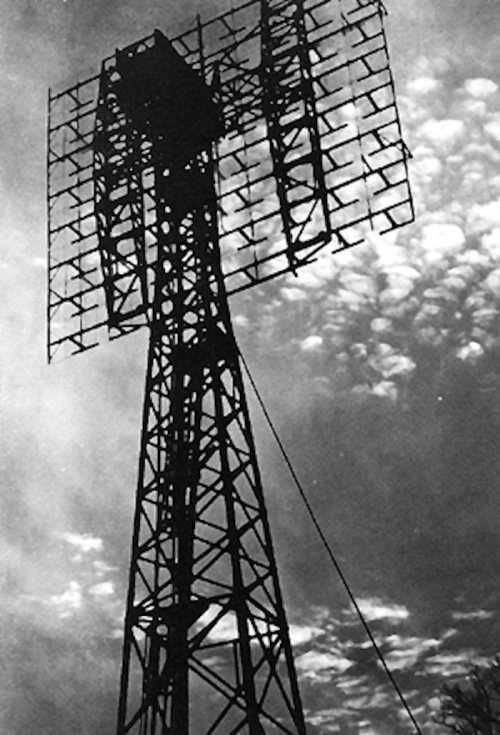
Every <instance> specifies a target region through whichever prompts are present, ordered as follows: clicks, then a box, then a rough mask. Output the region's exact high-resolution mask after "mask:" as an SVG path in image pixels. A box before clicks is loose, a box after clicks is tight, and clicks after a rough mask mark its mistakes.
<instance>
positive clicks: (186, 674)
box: [48, 0, 413, 735]
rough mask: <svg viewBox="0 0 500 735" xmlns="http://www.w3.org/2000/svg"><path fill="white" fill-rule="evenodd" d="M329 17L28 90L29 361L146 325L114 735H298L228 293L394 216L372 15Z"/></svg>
mask: <svg viewBox="0 0 500 735" xmlns="http://www.w3.org/2000/svg"><path fill="white" fill-rule="evenodd" d="M331 5H332V3H331V2H330V0H315V1H312V2H309V3H308V2H305V3H302V2H298V1H296V2H292V1H291V0H276V1H275V0H269V1H268V2H265V1H264V0H262V2H260V1H258V0H252V1H251V2H247V3H244V4H242V5H241V7H239V8H237V9H236V10H232V11H230V12H228V13H226V14H223V15H221V16H218V17H217V18H215V19H213V20H211V21H207V22H206V23H205V24H202V23H201V21H198V23H197V24H196V26H195V29H194V30H193V31H188V32H187V33H186V34H183V35H182V36H179V37H178V38H177V39H174V40H173V41H169V40H167V38H166V37H165V36H164V35H163V34H162V33H160V32H159V31H156V32H155V33H154V34H153V35H152V36H150V37H148V38H146V39H142V40H141V41H139V42H137V43H135V44H132V45H131V46H128V47H126V48H125V49H122V50H121V51H117V52H116V54H115V55H114V56H113V57H111V58H110V59H107V60H106V61H105V62H104V63H103V66H102V69H101V72H100V74H98V75H96V76H95V77H92V78H91V79H89V80H86V81H85V82H79V83H77V84H76V85H74V86H73V87H70V88H69V89H67V90H65V91H63V92H61V93H58V94H56V95H52V94H51V95H50V97H49V143H48V168H49V193H48V204H49V304H48V314H49V338H48V345H49V358H52V357H53V356H54V354H55V352H56V351H57V350H60V349H61V348H66V351H69V352H81V351H83V350H86V349H88V348H89V347H92V346H93V345H94V344H96V335H97V334H98V332H99V331H100V330H101V329H102V328H103V327H105V328H107V329H108V330H109V333H110V336H111V337H119V336H122V335H125V334H128V333H129V332H131V331H133V330H135V329H137V328H139V327H141V326H147V327H148V329H149V332H150V340H149V354H148V362H147V374H146V389H145V399H144V412H143V422H142V435H141V437H142V438H141V450H140V459H139V478H138V486H137V495H136V510H135V520H134V530H133V541H132V556H131V564H130V577H129V591H128V598H127V606H126V616H125V634H124V643H123V658H122V674H121V686H120V698H119V715H118V727H117V735H125V734H126V733H132V734H133V735H169V734H171V735H174V734H175V735H188V734H189V733H194V732H196V733H201V732H205V733H207V735H208V734H209V733H210V734H212V733H214V734H216V733H218V734H222V733H239V732H242V733H247V734H248V735H263V734H264V733H279V732H281V733H289V734H290V735H298V734H301V735H304V733H305V725H304V716H303V712H302V706H301V701H300V696H299V690H298V685H297V676H296V672H295V668H294V662H293V655H292V646H291V642H290V635H289V630H288V626H287V622H286V617H285V611H284V606H283V600H282V596H281V592H280V586H279V581H278V574H277V566H276V560H275V556H274V551H273V546H272V541H271V534H270V530H269V522H268V518H267V513H266V508H265V503H264V496H263V490H262V483H261V479H260V474H259V468H258V464H257V459H256V453H255V446H254V441H253V437H252V430H251V424H250V418H249V412H248V406H247V403H246V398H245V391H244V385H243V379H242V374H241V367H240V361H239V353H238V347H237V344H236V341H235V338H234V334H233V330H232V325H231V318H230V313H229V308H228V302H227V294H228V293H232V292H234V291H237V290H241V289H243V288H248V287H251V286H253V285H256V284H258V283H261V282H263V281H266V280H269V279H271V278H274V277H275V276H277V275H279V274H280V273H283V272H287V271H293V272H295V271H296V269H297V268H298V267H299V266H302V265H305V264H307V263H308V262H311V260H313V259H314V258H315V257H316V254H317V253H318V252H319V250H320V249H322V248H323V247H324V246H325V245H326V244H328V243H329V242H331V241H332V240H334V241H335V243H336V245H335V247H336V248H343V247H349V246H351V245H354V244H357V242H360V241H361V240H362V239H363V236H364V235H363V228H370V227H371V228H373V227H376V228H377V229H379V230H382V231H383V230H388V229H392V228H394V227H397V226H400V225H402V224H404V223H405V222H407V221H409V220H410V219H411V218H412V216H413V210H412V204H411V196H410V193H409V189H408V182H407V175H406V150H405V148H404V145H403V143H402V140H401V137H400V127H399V118H398V116H397V110H396V106H395V101H394V95H393V85H392V76H391V74H390V68H389V65H388V60H387V54H386V45H385V35H384V33H383V24H382V19H383V13H384V9H383V6H382V5H381V3H380V2H367V1H361V0H349V2H348V1H347V0H346V2H345V3H344V4H342V3H340V4H339V3H338V2H337V5H339V7H340V15H339V14H338V13H337V15H335V16H334V18H335V19H336V22H337V26H335V25H334V26H333V27H332V25H331V24H332V23H333V22H334V21H333V20H331V19H330V20H329V16H328V14H327V13H328V11H330V10H331ZM257 10H259V13H258V14H257ZM325 13H326V15H325ZM335 42H337V44H338V49H339V50H337V51H335ZM332 49H333V50H332ZM313 51H314V55H315V57H314V58H315V59H316V61H314V60H313ZM340 51H342V54H343V58H340ZM356 70H357V71H356ZM335 80H337V82H338V81H339V80H342V84H341V85H340V86H339V85H338V84H337V86H336V85H335V83H334V82H335ZM344 89H348V93H347V94H345V93H344ZM339 94H340V96H339ZM353 101H354V102H355V103H356V104H358V106H360V107H361V106H362V101H364V104H365V106H366V108H367V109H366V110H365V115H364V120H365V122H363V119H362V120H361V122H359V123H358V126H357V129H356V130H353V129H352V125H351V127H350V128H348V130H346V129H345V128H346V125H345V124H344V123H342V121H341V119H340V118H341V115H340V118H339V111H340V112H341V111H342V108H343V107H345V106H348V105H352V103H353ZM339 119H340V122H339ZM363 126H364V127H363ZM263 144H265V145H266V146H268V155H267V156H266V157H262V156H260V153H261V149H262V145H263ZM216 184H218V186H217V185H216ZM356 191H357V192H359V191H362V192H363V197H360V196H359V195H358V196H355V195H354V194H355V192H356ZM228 218H229V222H228ZM275 221H278V222H280V223H281V227H280V232H279V234H278V235H277V236H276V237H275V240H274V241H273V239H272V237H271V235H270V233H271V232H272V230H273V222H275ZM228 240H231V242H233V243H236V245H237V247H234V245H233V246H232V249H231V250H230V255H229V257H228V256H226V258H227V263H228V264H226V266H224V262H223V261H224V247H225V243H227V242H228ZM221 254H222V257H221ZM62 316H65V317H66V318H67V319H68V320H69V322H70V323H71V324H72V325H73V326H72V327H70V328H69V329H67V328H66V327H61V326H60V325H61V323H64V322H63V321H62V320H61V317H62ZM61 330H62V331H61ZM197 705H201V709H202V710H203V711H204V712H205V714H204V716H203V719H200V716H199V715H197V714H196V710H197ZM198 709H199V708H198Z"/></svg>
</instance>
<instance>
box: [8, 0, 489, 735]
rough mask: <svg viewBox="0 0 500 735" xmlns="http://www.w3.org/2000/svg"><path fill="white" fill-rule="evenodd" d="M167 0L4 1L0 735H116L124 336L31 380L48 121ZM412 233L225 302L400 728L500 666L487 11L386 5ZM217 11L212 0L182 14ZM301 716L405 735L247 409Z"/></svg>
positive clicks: (133, 375)
mask: <svg viewBox="0 0 500 735" xmlns="http://www.w3.org/2000/svg"><path fill="white" fill-rule="evenodd" d="M200 4H201V3H199V2H197V1H196V0H185V1H184V2H182V3H179V2H178V3H173V2H168V1H166V0H162V1H161V2H160V1H159V0H145V1H144V2H142V3H140V2H139V0H114V1H113V2H106V3H104V2H98V1H97V0H66V1H64V0H0V29H1V30H0V41H1V43H0V54H1V67H0V68H1V74H2V83H1V84H0V124H1V136H0V141H1V145H2V156H1V159H0V191H1V198H2V209H1V215H0V231H1V242H2V250H1V253H0V301H1V306H2V310H1V312H0V313H1V317H0V329H1V340H0V391H1V393H0V395H1V408H2V410H1V412H0V422H1V428H2V431H1V434H0V436H1V439H0V457H1V462H2V493H1V496H0V503H1V505H0V508H1V510H0V526H1V533H0V581H1V582H0V583H1V585H2V592H1V599H2V605H1V607H0V621H1V625H0V730H5V731H8V732H9V733H10V735H21V733H23V735H24V734H25V733H29V732H34V731H36V732H37V733H39V734H40V735H49V734H50V735H59V733H67V732H72V733H74V735H84V734H85V735H87V734H89V735H90V734H92V735H93V733H96V732H99V733H103V735H107V734H108V733H112V732H113V726H114V720H115V702H116V695H117V682H118V669H119V651H120V630H121V618H122V610H123V603H124V595H125V571H126V566H127V561H128V553H129V543H130V542H129V537H130V527H131V514H132V501H133V487H134V484H135V475H136V463H137V449H138V439H139V436H138V433H139V416H140V407H141V401H142V395H141V392H142V385H143V372H144V354H145V344H146V342H145V335H141V334H138V335H134V336H133V337H131V338H129V339H128V340H126V341H125V340H120V341H118V342H116V343H114V344H112V345H103V346H102V347H100V348H99V350H93V351H91V352H89V353H86V354H84V355H81V356H79V357H76V358H74V359H72V360H71V361H65V362H63V363H60V364H58V365H55V366H53V367H50V368H49V367H47V366H46V364H45V346H44V339H45V326H44V314H45V301H44V300H45V277H46V276H45V270H44V258H45V190H44V187H45V170H44V169H45V108H46V95H47V87H48V86H49V84H53V83H60V82H63V81H64V80H65V79H67V78H71V76H72V75H74V74H75V73H76V72H77V71H78V70H80V69H89V70H91V71H92V65H93V63H94V62H97V61H98V60H99V59H100V58H101V57H102V56H106V55H108V54H109V53H110V52H112V51H113V50H114V48H115V47H117V46H122V45H125V44H127V43H129V42H131V41H133V40H134V38H136V37H138V36H141V35H145V34H146V33H148V32H149V31H150V30H151V28H154V27H160V28H163V29H165V30H167V31H168V30H169V28H171V27H173V28H174V29H175V31H178V30H180V29H181V28H182V21H183V16H189V17H191V16H192V14H193V13H194V12H196V10H197V9H198V7H199V5H200ZM386 4H387V7H388V9H389V11H390V17H389V19H388V31H389V39H390V42H391V52H392V53H391V56H392V59H393V64H394V70H395V76H396V83H397V88H398V91H399V93H400V110H401V115H402V120H403V125H404V130H405V136H406V139H407V142H408V144H409V146H410V148H411V150H412V152H413V156H414V158H413V161H412V165H411V175H412V183H413V190H414V196H415V202H416V208H417V221H416V223H415V224H414V225H412V226H410V227H408V228H406V229H404V230H401V231H399V232H398V233H397V235H395V236H388V237H386V238H385V239H383V240H381V239H378V238H376V237H374V238H373V239H372V241H371V242H370V243H368V244H367V245H365V246H363V247H361V248H358V249H356V250H353V251H350V252H349V253H345V254H341V255H338V256H336V257H335V259H334V260H333V259H332V260H328V262H326V261H324V262H321V263H320V264H318V265H313V266H311V267H310V268H309V269H307V270H305V271H304V272H303V273H302V274H301V275H300V277H299V278H298V279H295V278H294V277H293V276H291V277H289V278H285V279H284V280H282V281H279V282H278V281H276V282H273V283H272V284H270V285H269V287H267V288H266V289H262V290H260V291H259V293H258V294H257V295H248V296H246V297H240V298H236V299H235V300H234V301H233V304H232V308H233V315H234V319H235V323H236V327H237V334H238V338H239V341H240V345H241V347H242V350H243V351H244V353H245V354H246V356H247V359H248V362H249V363H250V365H251V367H252V370H253V372H254V374H255V377H256V379H257V382H258V383H259V385H260V386H261V390H262V393H263V395H264V398H265V400H266V401H267V403H268V405H269V409H270V411H271V413H272V415H273V417H274V419H275V421H276V424H277V426H278V427H279V429H280V433H281V435H282V438H283V441H284V443H285V444H286V446H287V447H288V449H289V452H290V455H291V456H292V458H293V461H294V464H295V466H296V467H297V469H298V472H299V474H300V476H301V478H302V480H303V482H304V484H305V486H306V488H307V489H308V493H309V496H310V497H311V499H312V501H313V503H314V506H315V508H316V510H317V511H318V513H319V514H320V516H321V519H322V523H323V527H324V530H325V533H326V535H327V536H328V538H329V540H330V541H331V543H332V546H333V548H334V549H335V551H336V552H337V554H338V557H339V559H340V561H341V563H342V564H343V567H344V570H345V572H346V574H347V576H348V578H349V580H350V581H351V583H352V586H353V588H354V590H355V591H356V593H357V595H358V599H359V601H360V604H361V607H362V609H363V611H364V612H365V614H366V616H367V618H368V620H369V621H370V622H371V624H372V626H373V630H374V633H375V635H376V637H377V640H378V642H379V644H380V646H381V647H382V649H383V651H384V652H385V654H386V656H387V660H388V663H389V665H390V666H391V667H392V669H393V670H394V672H395V674H396V675H397V677H398V680H399V682H400V684H401V686H402V688H403V689H404V690H405V692H406V694H407V696H408V699H409V701H410V703H411V705H412V706H413V707H414V711H415V713H416V715H417V717H418V719H419V720H420V722H421V723H422V724H423V725H424V726H425V728H426V730H427V732H429V733H430V732H432V725H431V723H430V713H431V710H432V706H433V704H434V703H435V697H436V693H437V691H438V689H439V686H440V685H441V683H442V681H443V679H445V678H446V677H454V676H460V675H461V674H462V672H463V671H464V669H465V668H466V666H467V664H468V662H469V661H481V660H483V659H485V658H487V657H489V656H491V655H493V654H495V653H496V652H497V650H498V648H497V646H498V638H499V633H500V630H499V628H500V625H499V621H498V614H497V609H498V603H499V592H498V585H497V584H496V580H497V575H498V571H499V569H500V538H499V533H498V519H499V515H500V493H499V492H498V490H499V489H500V488H499V487H498V485H499V479H498V478H499V454H500V342H499V337H500V321H499V316H498V307H499V295H498V294H499V292H500V72H499V69H500V46H499V45H498V41H497V39H498V34H499V32H500V5H499V3H498V2H497V0H440V2H432V1H431V0H400V1H398V0H387V3H386ZM203 7H204V8H208V7H210V8H211V9H215V8H222V7H224V3H223V2H222V0H219V1H218V2H213V3H208V2H205V3H204V4H203ZM251 408H252V411H253V415H254V417H255V430H256V435H257V442H258V446H259V449H260V457H261V464H262V470H263V475H264V479H265V484H266V491H267V498H268V504H269V510H270V514H271V521H272V525H273V530H274V536H275V540H276V547H277V555H278V559H279V562H280V570H281V576H282V581H283V586H284V591H285V597H286V601H287V605H288V613H289V619H290V622H291V624H292V634H293V640H294V643H295V647H296V661H297V668H298V671H299V675H300V680H301V688H302V693H303V699H304V706H305V708H306V712H307V717H308V720H309V722H310V723H311V724H312V725H314V726H316V727H317V728H319V732H322V733H330V732H337V731H342V732H352V733H363V734H365V735H371V734H372V733H373V734H374V735H377V734H378V733H382V732H389V733H393V732H394V733H396V732H408V725H407V722H406V721H405V719H404V717H403V715H402V713H401V712H400V708H399V706H398V703H397V702H396V700H395V697H394V694H393V693H392V692H391V690H390V689H389V688H388V686H387V685H386V683H385V681H384V678H383V676H382V673H381V671H380V668H379V667H378V666H377V663H376V661H375V658H374V656H373V653H372V652H371V650H370V647H369V645H368V644H367V642H366V640H365V638H364V635H363V633H362V630H361V629H360V626H359V624H358V623H357V621H356V619H355V617H354V615H353V613H352V611H351V610H350V609H349V605H348V601H347V599H346V597H345V595H344V593H343V591H342V590H341V588H340V586H339V585H338V583H337V582H336V581H335V579H334V578H333V577H332V573H331V571H330V567H329V565H328V562H327V560H326V559H325V556H324V553H323V551H322V549H321V547H320V545H319V544H318V541H317V538H316V537H315V534H314V533H313V531H312V529H311V527H310V524H309V522H308V520H307V518H306V515H305V513H304V509H303V507H302V506H301V503H300V501H299V499H298V497H297V494H296V491H295V490H294V489H293V487H292V485H291V483H290V480H289V478H288V476H287V473H286V470H285V468H284V467H283V465H282V463H281V461H280V459H279V456H278V453H277V450H276V448H275V447H273V445H272V442H271V441H270V438H269V436H268V434H267V433H266V428H265V426H264V424H263V421H262V418H261V416H260V415H259V413H258V410H257V406H256V405H255V401H254V400H253V399H251Z"/></svg>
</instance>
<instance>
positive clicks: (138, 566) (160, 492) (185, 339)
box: [117, 140, 305, 735]
mask: <svg viewBox="0 0 500 735" xmlns="http://www.w3.org/2000/svg"><path fill="white" fill-rule="evenodd" d="M153 160H154V161H155V188H156V207H157V236H158V251H159V256H158V264H157V272H156V283H155V298H154V303H153V305H152V315H151V320H150V328H151V341H150V347H149V359H148V368H147V378H146V396H145V403H144V417H143V430H142V443H141V455H140V469H139V481H138V488H137V505H136V513H135V522H134V535H133V546H132V560H131V568H130V586H129V595H128V602H127V612H126V622H125V637H124V646H123V665H122V677H121V692H120V707H119V720H118V730H117V732H118V735H125V733H134V735H166V734H167V733H172V735H173V734H174V733H175V735H188V733H193V734H194V733H196V735H201V733H207V735H208V733H214V734H215V733H218V734H220V735H222V733H224V735H227V733H229V732H231V733H239V732H241V733H247V734H248V735H263V734H264V733H283V732H284V733H290V734H292V733H293V734H294V735H296V734H297V733H300V734H303V733H304V732H305V727H304V719H303V714H302V708H301V703H300V697H299V692H298V687H297V679H296V673H295V669H294V664H293V658H292V651H291V644H290V638H289V631H288V627H287V623H286V619H285V613H284V608H283V601H282V597H281V592H280V588H279V583H278V576H277V569H276V562H275V557H274V552H273V548H272V543H271V536H270V531H269V523H268V518H267V513H266V508H265V504H264V498H263V493H262V485H261V480H260V475H259V470H258V466H257V460H256V455H255V446H254V441H253V437H252V431H251V425H250V419H249V415H248V408H247V404H246V399H245V393H244V387H243V380H242V375H241V369H240V365H239V360H238V349H237V346H236V342H235V339H234V335H233V332H232V327H231V321H230V315H229V311H228V306H227V301H226V296H225V292H224V285H223V279H222V273H221V265H220V256H219V249H218V240H217V216H216V204H215V202H216V198H215V191H214V186H213V171H212V163H211V157H210V155H209V153H208V152H207V150H202V151H201V152H198V153H197V154H196V155H195V156H194V157H193V158H191V160H190V161H188V162H184V161H182V160H180V159H179V160H177V161H176V157H175V155H174V156H172V151H168V152H166V150H165V147H164V145H163V142H162V140H158V141H157V142H156V143H155V151H154V156H153Z"/></svg>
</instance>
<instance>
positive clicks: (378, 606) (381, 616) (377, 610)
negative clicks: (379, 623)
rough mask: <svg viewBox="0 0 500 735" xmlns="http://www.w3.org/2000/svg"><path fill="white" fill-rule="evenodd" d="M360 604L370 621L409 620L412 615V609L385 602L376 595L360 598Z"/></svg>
mask: <svg viewBox="0 0 500 735" xmlns="http://www.w3.org/2000/svg"><path fill="white" fill-rule="evenodd" d="M358 605H359V607H360V609H361V612H362V613H363V615H364V616H365V618H366V620H368V621H369V622H373V621H374V620H389V621H391V622H400V621H402V620H407V619H408V617H409V615H410V611H409V610H408V608H407V607H405V606H404V605H395V604H393V603H388V602H383V601H382V600H380V599H378V598H376V597H371V598H370V597H368V598H361V599H360V600H358Z"/></svg>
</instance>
